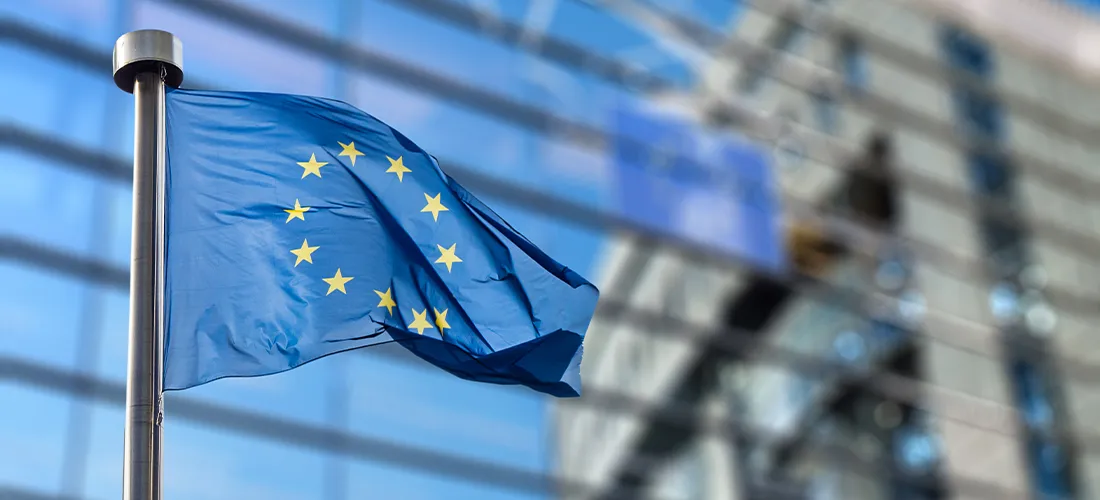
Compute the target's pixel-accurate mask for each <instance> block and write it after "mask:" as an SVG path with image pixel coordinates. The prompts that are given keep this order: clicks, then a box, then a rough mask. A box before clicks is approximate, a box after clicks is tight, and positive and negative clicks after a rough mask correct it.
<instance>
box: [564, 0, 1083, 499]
mask: <svg viewBox="0 0 1100 500" xmlns="http://www.w3.org/2000/svg"><path fill="white" fill-rule="evenodd" d="M978 4H980V2H957V3H952V2H904V1H897V0H890V1H882V0H822V1H805V2H762V1H761V2H753V8H751V9H747V10H746V11H745V12H743V13H742V14H741V15H740V16H738V17H737V18H736V19H735V20H733V22H732V23H731V24H730V25H729V26H728V27H726V28H725V30H723V31H721V32H714V31H711V30H708V29H707V28H706V27H705V26H700V25H699V23H696V22H693V21H691V20H688V19H682V18H677V16H675V15H670V13H668V12H659V10H660V9H659V7H657V6H656V5H651V7H649V8H648V10H649V12H648V14H650V15H653V16H654V17H659V18H662V19H664V20H666V21H667V22H665V23H663V24H662V23H660V22H653V21H648V22H647V20H646V18H645V16H643V15H636V16H635V19H637V20H639V22H643V23H646V24H647V25H648V26H650V27H651V28H652V29H655V30H658V29H663V30H665V33H666V34H667V36H671V37H676V38H677V39H679V40H682V41H683V42H684V43H685V44H693V45H695V46H697V47H699V48H701V49H707V50H710V51H711V53H713V54H716V55H715V58H714V60H713V61H712V63H711V64H710V65H709V66H708V67H707V68H706V74H705V75H704V77H703V78H702V81H701V82H700V84H699V91H698V96H697V98H696V99H697V100H696V101H695V102H696V103H698V109H697V110H696V111H697V113H696V117H697V119H698V120H700V121H704V122H708V123H711V124H714V125H717V126H722V127H728V128H729V129H731V130H732V131H734V133H736V134H739V135H744V136H749V137H755V138H758V139H759V140H760V141H761V142H762V143H764V144H770V145H771V147H772V148H773V150H774V151H775V153H776V154H775V155H774V158H775V160H776V162H777V164H776V166H777V169H776V172H777V177H778V181H779V184H780V186H781V192H782V195H783V197H784V198H785V200H786V202H787V203H786V207H785V208H786V209H787V210H786V211H785V212H784V215H783V218H784V220H786V221H787V226H788V227H789V228H790V232H791V233H792V235H798V234H801V233H804V232H806V227H807V225H810V226H811V227H817V228H820V227H828V226H829V223H828V221H822V220H821V218H820V217H818V215H819V213H818V212H817V208H818V207H825V206H831V207H832V208H839V210H829V211H828V212H830V213H837V214H842V215H846V216H847V217H849V218H852V217H855V222H863V223H866V224H867V225H868V226H869V227H866V228H865V229H873V230H876V231H880V232H878V233H877V234H867V233H866V232H864V233H863V234H859V233H860V232H859V231H855V233H853V232H852V228H850V227H849V228H847V232H845V230H844V229H843V228H840V227H837V228H834V230H835V231H838V234H840V235H843V236H842V238H843V239H844V240H846V241H847V242H849V243H851V244H852V246H854V247H856V249H857V250H859V252H857V253H858V254H860V255H853V256H847V257H846V256H843V255H836V254H834V253H832V252H830V251H827V250H820V249H817V248H812V249H807V248H804V247H807V246H810V247H814V246H815V245H813V244H811V243H808V241H812V240H815V239H820V236H819V235H818V236H817V238H809V239H806V238H792V239H791V241H796V242H797V243H796V245H795V246H793V247H792V248H791V249H790V250H791V252H792V255H791V257H793V258H795V259H793V260H795V261H798V259H797V258H798V257H799V256H800V255H801V254H802V253H804V252H807V251H809V253H812V254H815V255H814V257H813V258H807V259H806V260H805V262H804V263H803V264H802V271H805V272H808V273H810V274H816V275H820V276H823V277H824V278H825V280H826V281H828V282H830V283H833V284H835V285H836V286H837V287H838V288H839V290H840V291H837V290H836V289H834V290H826V291H824V293H822V291H821V290H815V291H814V293H809V294H807V293H802V292H801V291H800V290H799V288H798V287H792V286H790V284H780V283H774V282H773V281H772V280H771V279H770V278H769V277H767V276H761V275H760V273H759V272H758V271H757V270H756V269H754V268H752V267H751V266H740V267H731V266H730V265H728V264H726V265H723V264H715V263H714V262H713V261H711V262H707V261H704V260H702V259H699V258H698V257H696V256H690V255H687V256H685V255H684V254H683V252H676V251H670V250H668V249H666V248H662V247H661V246H660V245H653V244H650V242H648V241H644V240H639V239H638V238H634V237H629V236H623V237H620V238H618V239H616V240H615V242H614V243H613V244H612V245H611V250H610V251H609V252H608V253H607V254H606V256H605V261H604V264H602V265H601V266H599V268H598V269H599V273H600V274H599V278H598V280H599V281H598V283H599V284H600V285H602V287H603V288H602V291H603V294H604V297H609V296H611V297H616V298H618V299H619V300H622V301H626V302H629V303H631V304H634V305H635V306H636V307H639V308H647V309H649V310H652V311H654V312H660V313H662V314H663V316H664V317H666V318H667V319H668V321H665V322H663V323H662V322H648V323H646V322H643V323H637V324H623V322H622V321H619V320H605V321H602V322H599V323H597V324H596V325H594V326H593V327H592V328H591V329H590V331H589V337H588V341H587V343H586V347H587V351H586V358H585V365H584V370H585V381H586V383H587V384H588V387H592V386H598V387H604V388H608V389H612V388H613V389H617V390H620V391H625V392H628V393H630V394H632V395H634V396H635V397H636V398H638V399H640V400H641V401H643V404H641V405H640V407H641V408H642V409H643V411H639V412H635V413H621V412H615V413H609V412H602V411H599V410H597V409H592V408H591V407H590V405H584V404H583V403H582V402H578V403H574V402H563V403H562V404H560V405H559V411H558V425H559V428H560V429H561V430H560V431H559V433H560V435H561V438H560V439H561V444H560V446H561V452H560V453H561V455H562V462H561V463H562V473H563V474H566V475H569V476H571V477H577V478H583V479H584V480H585V481H588V482H592V483H596V484H600V485H601V486H602V491H601V492H600V493H598V494H596V495H591V496H585V495H578V496H576V497H575V498H612V497H615V498H643V497H648V496H651V495H652V496H654V497H657V498H683V499H696V498H700V499H701V498H707V499H773V498H837V499H842V498H843V499H848V498H851V499H855V498H861V499H862V498H898V499H932V498H1044V499H1046V498H1051V499H1053V498H1059V499H1061V498H1100V483H1097V481H1100V448H1098V447H1097V444H1098V442H1097V441H1096V439H1095V438H1094V437H1092V436H1091V434H1092V433H1093V432H1094V429H1093V428H1092V427H1093V426H1091V425H1090V423H1091V422H1092V421H1093V415H1095V413H1096V411H1097V410H1098V409H1100V408H1097V407H1096V406H1095V405H1096V399H1095V398H1096V383H1095V379H1094V378H1093V377H1094V376H1095V374H1096V366H1095V363H1096V361H1097V360H1096V358H1095V356H1094V353H1095V352H1096V349H1097V347H1098V345H1100V344H1098V343H1097V340H1096V339H1095V338H1094V336H1093V335H1091V334H1090V329H1091V328H1090V326H1089V325H1091V324H1093V323H1094V322H1095V321H1096V316H1095V311H1096V308H1095V300H1096V297H1097V294H1098V293H1100V289H1098V288H1097V285H1096V283H1097V281H1096V279H1097V274H1096V273H1097V271H1098V268H1097V262H1096V259H1095V257H1093V255H1095V253H1094V252H1095V249H1096V244H1097V240H1096V234H1097V231H1098V230H1100V227H1098V226H1097V224H1096V222H1095V221H1096V220H1097V219H1096V210H1097V207H1098V205H1097V202H1096V191H1095V189H1096V188H1097V186H1098V185H1097V184H1096V181H1097V179H1098V175H1097V171H1096V167H1097V165H1098V164H1100V149H1098V148H1096V147H1095V146H1094V145H1093V144H1094V143H1095V138H1096V134H1097V133H1098V132H1100V128H1097V125H1098V124H1100V121H1098V120H1097V117H1098V116H1100V93H1098V92H1097V91H1096V89H1097V80H1096V78H1095V76H1096V73H1095V70H1094V69H1092V68H1095V66H1094V65H1095V62H1094V61H1095V59H1094V58H1093V59H1085V60H1081V58H1080V57H1078V56H1079V55H1081V54H1083V52H1084V51H1086V50H1095V49H1086V48H1084V47H1082V46H1080V45H1076V44H1077V43H1088V42H1085V38H1084V37H1083V36H1082V37H1081V38H1080V41H1079V39H1078V38H1075V37H1076V36H1078V34H1079V33H1084V32H1085V31H1087V30H1095V29H1096V27H1095V26H1094V23H1092V24H1089V23H1088V22H1082V21H1081V19H1080V14H1079V13H1076V12H1074V11H1072V10H1070V9H1068V8H1066V7H1065V6H1061V5H1054V4H1052V3H1049V2H1023V1H1021V2H997V3H996V5H995V6H994V5H993V4H990V3H986V4H983V5H984V6H983V5H978ZM968 9H973V10H968ZM1084 24H1089V27H1088V28H1087V29H1082V28H1080V26H1082V25H1084ZM1058 27H1061V28H1060V29H1062V30H1064V33H1060V34H1059V33H1053V34H1052V33H1051V30H1055V31H1056V30H1058V29H1059V28H1058ZM1043 30H1046V31H1043ZM1025 31H1027V33H1025ZM1025 34H1026V35H1028V36H1023V35H1025ZM723 37H728V38H727V39H723ZM1059 37H1060V38H1061V40H1062V43H1063V45H1062V49H1061V50H1058V49H1057V47H1058V44H1057V43H1054V41H1055V39H1058V38H1059ZM1036 40H1038V41H1039V42H1041V43H1042V44H1045V46H1041V45H1039V44H1037V43H1036ZM756 48H766V50H763V51H760V50H754V49H756ZM1051 48H1055V49H1056V50H1058V51H1057V52H1051V51H1050V49H1051ZM1090 65H1091V66H1090ZM876 134H877V135H878V136H879V137H882V139H883V140H884V141H885V142H884V143H885V144H889V145H890V146H889V148H888V149H889V153H888V154H887V155H885V159H883V158H881V157H880V156H881V155H875V154H873V152H872V150H871V149H869V148H874V147H875V146H869V145H870V144H871V140H872V139H871V138H872V137H875V136H876ZM878 147H879V148H881V147H882V146H881V145H879V146H878ZM868 163H870V164H872V165H871V167H872V168H875V165H873V164H876V163H884V164H888V165H886V166H887V167H889V168H888V170H890V171H892V172H893V173H894V174H895V175H892V176H888V177H892V178H893V182H896V184H897V186H898V190H897V192H896V193H892V194H893V197H896V200H890V201H889V203H887V204H888V205H892V206H893V207H894V210H893V211H894V212H898V217H897V222H896V223H893V224H891V223H889V222H890V221H887V223H886V224H875V222H881V221H877V220H875V217H867V215H868V212H867V209H866V208H865V207H863V206H854V205H859V203H860V201H859V200H855V199H854V198H858V197H861V196H862V197H863V198H867V197H872V198H874V197H875V196H876V195H879V198H883V197H884V196H881V195H882V193H870V192H871V191H876V190H883V189H885V187H886V186H888V185H889V184H888V183H886V184H882V185H878V186H873V185H869V184H867V183H866V182H862V183H861V182H858V181H856V182H853V174H851V173H850V172H851V171H853V170H861V169H864V168H866V167H867V166H868ZM838 167H839V168H838ZM878 168H883V166H882V165H880V166H879V167H878ZM838 194H840V196H837V195H838ZM838 199H839V201H840V206H839V207H838V206H836V205H837V204H836V201H837V200H838ZM807 204H809V205H807ZM809 221H813V222H809ZM849 222H851V220H850V221H849ZM853 289H854V290H855V291H857V292H859V293H860V294H862V295H863V296H861V297H851V296H850V294H848V295H845V294H843V293H842V292H844V291H852V290H853ZM669 329H671V330H672V331H677V333H680V335H666V333H669V332H665V331H660V330H669ZM690 330H694V331H695V332H696V333H697V334H698V335H683V333H684V332H685V331H690ZM799 355H802V356H799ZM807 355H808V356H812V357H816V358H818V359H822V360H828V361H832V364H831V365H827V366H824V367H823V366H820V365H815V364H811V363H806V362H803V361H801V360H802V359H804V358H805V357H806V356H807ZM792 361H793V362H792Z"/></svg>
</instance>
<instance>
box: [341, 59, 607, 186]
mask: <svg viewBox="0 0 1100 500" xmlns="http://www.w3.org/2000/svg"><path fill="white" fill-rule="evenodd" d="M353 82H354V83H353V86H352V88H353V89H354V90H353V92H352V95H353V97H352V99H350V102H351V103H352V104H354V105H356V106H358V107H360V108H361V109H363V110H365V111H367V112H368V113H371V114H372V115H374V116H376V117H378V118H379V119H381V120H383V121H386V122H387V123H388V124H390V125H391V126H393V127H394V128H396V129H398V130H400V131H401V132H402V133H403V134H404V135H406V136H408V137H409V138H410V139H412V141H413V142H416V143H417V144H418V145H419V146H421V147H422V148H424V149H425V150H427V151H430V152H431V153H433V154H435V155H436V156H438V157H439V158H440V160H441V161H443V162H444V165H443V167H444V168H446V167H447V165H446V162H447V161H448V160H450V161H455V162H458V163H461V165H462V166H464V167H467V168H470V169H473V170H475V171H477V172H479V173H485V174H491V175H493V176H495V177H498V178H501V179H504V180H508V181H511V182H516V183H519V184H521V185H523V186H525V187H528V188H536V189H540V190H545V191H548V192H551V193H553V194H556V195H560V196H564V197H568V198H570V199H571V200H574V201H578V202H585V203H587V204H594V203H605V202H607V201H608V200H607V199H608V194H609V189H610V187H611V186H610V181H611V176H610V171H609V169H608V168H607V161H606V159H605V158H604V157H602V156H599V155H598V154H597V153H595V152H593V151H591V150H586V149H581V148H577V147H573V146H568V145H564V144H562V143H560V142H559V141H556V140H553V139H547V138H545V137H541V136H539V135H538V134H536V133H533V132H530V131H528V130H524V129H520V128H518V127H515V126H512V125H511V124H509V123H504V122H501V121H499V120H495V119H492V118H488V117H486V116H484V115H481V114H478V113H474V112H472V111H469V110H468V109H466V108H463V107H460V106H456V105H454V104H451V103H448V102H446V101H442V100H437V99H434V98H432V97H430V96H425V95H423V94H420V93H414V92H409V91H407V90H405V89H401V88H398V87H395V86H392V85H390V84H389V83H385V82H382V81H380V80H377V79H374V78H369V77H366V76H362V75H360V76H357V77H355V79H354V80H353ZM456 177H457V175H456ZM459 180H460V181H461V179H459ZM466 187H467V188H469V189H470V190H471V191H473V192H474V193H475V194H476V195H478V196H479V197H481V198H485V197H486V195H485V194H484V193H483V191H482V190H480V189H477V187H476V186H474V185H468V186H466Z"/></svg>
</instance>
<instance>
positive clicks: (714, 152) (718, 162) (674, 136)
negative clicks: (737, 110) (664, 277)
mask: <svg viewBox="0 0 1100 500" xmlns="http://www.w3.org/2000/svg"><path fill="white" fill-rule="evenodd" d="M611 129H612V130H614V131H615V132H616V136H617V137H623V136H625V137H627V138H629V139H630V140H622V139H616V140H615V141H613V142H614V143H613V144H612V145H611V150H612V151H611V154H612V158H613V161H614V168H613V170H614V175H615V177H616V181H617V182H616V185H617V187H618V193H617V194H618V202H617V208H618V210H620V212H621V214H622V215H623V216H625V217H627V218H629V219H631V220H632V221H634V222H636V223H639V224H642V225H643V226H645V227H648V228H650V229H653V230H655V231H658V232H661V233H665V234H667V235H669V236H674V237H678V238H681V239H684V240H688V241H691V242H693V243H696V244H700V245H706V246H709V247H711V248H713V249H715V250H718V251H721V252H726V253H729V254H732V255H734V256H736V257H738V258H741V259H744V260H746V261H748V262H749V263H751V264H752V265H754V266H757V267H760V268H764V269H770V270H776V271H779V270H781V269H782V268H783V266H784V265H785V262H786V258H785V253H784V247H783V241H782V238H781V228H780V226H779V216H780V212H779V202H778V197H777V195H776V192H775V184H774V182H773V176H772V169H771V165H772V161H771V153H770V152H769V151H768V150H767V149H766V148H764V147H762V146H760V145H758V144H755V143H752V142H750V141H748V140H746V139H744V138H742V137H737V136H735V135H734V134H732V133H730V132H717V131H711V130H707V129H706V128H704V127H702V126H700V125H697V124H695V123H693V122H692V121H690V120H688V119H685V118H682V117H678V116H676V115H674V114H672V113H670V112H667V111H659V110H655V109H643V108H641V107H638V106H630V105H623V106H620V107H619V108H618V109H617V110H616V111H615V113H614V116H613V118H612V127H611ZM638 144H644V145H646V146H648V148H639V147H638Z"/></svg>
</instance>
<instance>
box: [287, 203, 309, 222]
mask: <svg viewBox="0 0 1100 500" xmlns="http://www.w3.org/2000/svg"><path fill="white" fill-rule="evenodd" d="M283 211H284V212H286V213H288V214H290V215H287V216H286V224H289V223H290V219H302V220H306V212H308V211H309V207H303V206H302V205H301V204H300V203H298V199H297V198H295V199H294V208H284V209H283Z"/></svg>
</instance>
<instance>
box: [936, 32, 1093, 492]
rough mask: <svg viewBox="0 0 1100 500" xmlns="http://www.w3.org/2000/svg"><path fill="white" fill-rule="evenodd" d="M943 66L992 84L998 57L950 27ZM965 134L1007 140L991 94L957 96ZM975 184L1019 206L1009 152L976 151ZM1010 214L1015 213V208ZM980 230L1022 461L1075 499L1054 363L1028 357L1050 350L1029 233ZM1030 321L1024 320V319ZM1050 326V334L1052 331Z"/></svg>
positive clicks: (987, 224)
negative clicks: (1039, 313)
mask: <svg viewBox="0 0 1100 500" xmlns="http://www.w3.org/2000/svg"><path fill="white" fill-rule="evenodd" d="M942 43H943V48H944V53H945V59H946V61H947V63H948V64H949V65H951V66H952V67H953V68H954V69H957V70H961V71H963V72H964V73H968V74H969V75H971V76H972V77H976V78H977V79H980V80H988V79H989V78H990V77H991V76H992V74H993V71H994V62H993V57H992V55H991V54H990V51H989V49H988V48H987V47H986V46H985V44H984V42H983V41H982V40H980V39H978V38H976V37H975V36H973V35H972V34H970V33H967V32H964V31H963V30H961V29H958V28H956V27H953V26H948V27H945V29H944V32H943V38H942ZM953 95H954V97H955V103H956V106H957V108H956V112H957V115H958V119H959V120H958V121H959V122H960V127H961V128H962V129H963V131H964V132H965V133H967V134H971V135H975V136H978V137H980V138H982V139H985V140H986V141H987V142H992V143H994V144H997V143H999V142H1000V140H1001V138H1002V137H1003V136H1004V135H1005V130H1004V125H1003V122H1004V120H1003V116H1002V113H1003V111H1002V109H1001V107H1000V106H999V104H998V102H997V101H996V99H995V98H994V97H992V96H990V95H989V94H978V93H976V92H973V91H972V90H970V88H969V87H968V86H966V85H957V86H956V88H955V89H954V91H953ZM967 162H968V165H969V167H970V173H971V179H972V184H973V186H974V188H975V190H977V191H979V192H980V193H981V194H983V195H985V196H989V197H992V198H996V199H1002V200H1004V201H1006V202H1009V203H1012V204H1013V205H1015V203H1013V202H1014V201H1015V189H1014V188H1015V186H1014V184H1015V183H1014V175H1013V174H1014V172H1013V169H1012V167H1011V165H1010V163H1009V162H1008V160H1007V158H1006V157H1005V155H1004V154H1003V152H997V153H995V154H989V153H983V152H979V151H970V152H969V153H968V158H967ZM1010 206H1012V205H1010ZM980 226H981V233H982V236H983V240H984V243H985V247H986V250H987V251H988V252H989V253H990V254H991V257H992V259H990V260H991V262H992V268H991V269H990V273H991V276H992V278H993V279H995V280H997V283H996V284H995V285H994V286H993V289H992V292H991V296H990V307H991V309H992V312H993V313H994V316H995V318H996V319H997V320H998V321H999V322H1000V323H1001V324H1002V325H1001V326H1002V334H1003V335H1004V338H1005V339H1006V341H1007V342H1006V344H1007V345H1006V349H1005V351H1006V359H1005V364H1006V372H1007V375H1008V378H1009V383H1010V384H1011V386H1012V397H1013V399H1014V400H1015V401H1016V405H1017V407H1018V408H1019V410H1020V422H1019V425H1020V427H1021V430H1022V431H1023V434H1024V436H1025V437H1024V443H1023V444H1024V455H1025V460H1026V463H1027V464H1028V466H1029V476H1030V480H1031V484H1032V489H1033V490H1034V492H1035V493H1037V494H1039V495H1042V498H1044V499H1052V500H1054V499H1058V500H1061V499H1071V498H1075V495H1074V492H1073V486H1074V485H1073V479H1072V464H1071V463H1070V462H1069V450H1068V449H1067V447H1066V446H1065V445H1064V443H1062V442H1061V439H1060V435H1061V434H1062V433H1061V432H1058V429H1060V428H1061V424H1062V423H1063V422H1064V420H1065V419H1064V418H1063V415H1065V413H1064V411H1062V407H1063V405H1062V404H1061V401H1060V398H1059V397H1058V396H1059V395H1058V387H1059V384H1057V380H1056V377H1055V376H1054V373H1053V370H1051V369H1050V363H1051V360H1050V359H1049V358H1047V357H1046V356H1044V355H1042V354H1036V353H1043V352H1045V351H1046V349H1042V348H1040V349H1028V348H1026V347H1025V346H1026V345H1034V344H1036V343H1038V344H1040V347H1041V344H1043V343H1045V342H1044V340H1042V339H1039V338H1037V337H1036V336H1035V334H1036V333H1048V332H1037V331H1036V330H1037V328H1036V326H1037V325H1036V324H1035V323H1034V322H1029V321H1027V320H1026V319H1025V320H1024V321H1020V320H1021V317H1024V318H1026V316H1027V311H1023V309H1026V308H1027V307H1026V306H1027V304H1026V302H1027V301H1026V300H1024V299H1025V298H1027V297H1029V296H1031V297H1035V296H1037V297H1039V299H1038V300H1037V301H1036V300H1032V302H1042V299H1041V291H1040V290H1039V289H1038V288H1040V287H1039V286H1036V284H1035V283H1029V281H1030V280H1028V279H1027V276H1026V275H1027V273H1028V272H1029V271H1030V270H1032V269H1033V267H1034V266H1029V265H1028V264H1027V263H1028V262H1029V261H1030V260H1031V258H1030V255H1028V253H1029V252H1028V248H1027V240H1028V231H1027V229H1026V228H1025V227H1023V226H1022V224H1019V223H1018V222H1017V223H1016V224H1012V223H1008V222H1006V221H1004V220H1003V219H999V218H994V217H990V216H988V215H986V214H983V215H982V216H980ZM1021 313H1024V314H1021ZM1046 326H1050V325H1049V324H1048V325H1046Z"/></svg>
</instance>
